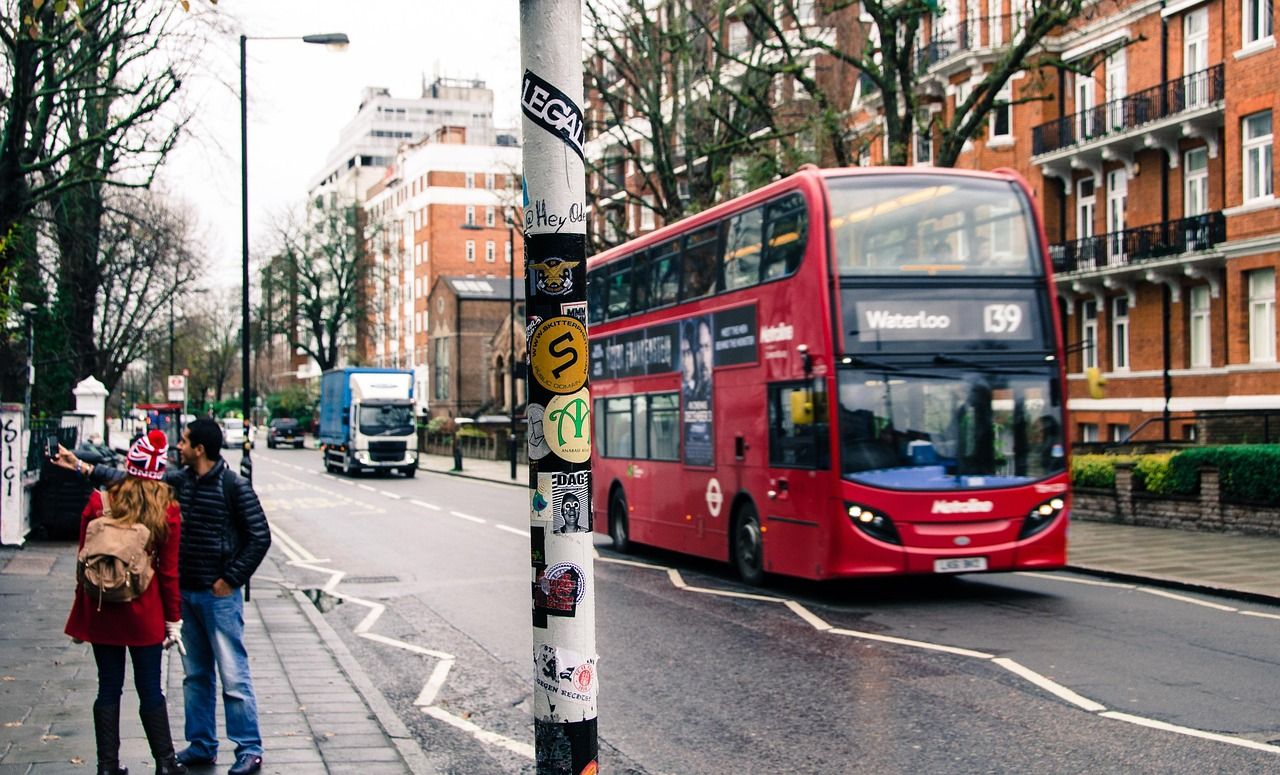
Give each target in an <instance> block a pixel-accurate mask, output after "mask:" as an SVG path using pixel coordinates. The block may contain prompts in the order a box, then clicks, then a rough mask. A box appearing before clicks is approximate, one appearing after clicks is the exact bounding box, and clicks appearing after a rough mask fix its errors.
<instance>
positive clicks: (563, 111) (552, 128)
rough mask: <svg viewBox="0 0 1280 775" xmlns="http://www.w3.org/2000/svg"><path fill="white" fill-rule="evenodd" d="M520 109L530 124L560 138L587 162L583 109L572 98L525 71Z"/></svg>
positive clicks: (530, 71)
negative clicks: (584, 143) (584, 148)
mask: <svg viewBox="0 0 1280 775" xmlns="http://www.w3.org/2000/svg"><path fill="white" fill-rule="evenodd" d="M520 109H521V111H523V112H524V114H525V116H526V117H528V119H529V120H530V121H532V122H533V123H535V124H537V125H538V126H540V127H542V128H543V129H545V130H547V131H548V132H550V133H551V134H553V135H555V136H556V137H559V138H560V140H561V142H563V143H564V144H565V145H567V146H569V148H570V149H572V150H573V152H574V153H576V154H578V158H579V159H582V160H583V161H584V162H585V161H586V160H587V156H586V154H585V153H584V152H583V148H582V146H583V142H584V141H585V140H586V135H587V133H586V129H585V128H584V125H583V121H582V109H581V108H579V107H578V106H577V105H576V104H575V103H574V101H573V100H572V99H570V98H569V95H567V94H565V93H564V92H562V91H560V90H559V89H557V88H556V87H554V86H552V85H551V84H550V83H548V82H547V81H544V80H543V79H542V78H539V77H538V76H537V75H534V72H533V71H532V70H525V71H524V84H523V85H522V86H521V87H520Z"/></svg>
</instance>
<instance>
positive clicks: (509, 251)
mask: <svg viewBox="0 0 1280 775" xmlns="http://www.w3.org/2000/svg"><path fill="white" fill-rule="evenodd" d="M507 263H508V264H510V263H511V243H510V242H508V243H507Z"/></svg>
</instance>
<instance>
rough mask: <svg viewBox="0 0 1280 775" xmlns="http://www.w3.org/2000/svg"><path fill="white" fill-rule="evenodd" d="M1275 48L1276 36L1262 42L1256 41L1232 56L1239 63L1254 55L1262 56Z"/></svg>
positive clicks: (1263, 39) (1268, 37)
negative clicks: (1264, 52)
mask: <svg viewBox="0 0 1280 775" xmlns="http://www.w3.org/2000/svg"><path fill="white" fill-rule="evenodd" d="M1275 47H1276V37H1275V36H1274V35H1268V36H1267V37H1265V38H1262V39H1261V40H1255V41H1254V42H1252V43H1250V44H1249V45H1247V46H1243V47H1241V48H1240V50H1239V51H1236V52H1235V53H1234V54H1232V55H1231V56H1233V57H1235V58H1236V61H1237V62H1239V61H1240V60H1241V59H1248V58H1249V57H1251V56H1253V55H1254V54H1261V53H1262V52H1263V51H1270V50H1271V49H1273V48H1275Z"/></svg>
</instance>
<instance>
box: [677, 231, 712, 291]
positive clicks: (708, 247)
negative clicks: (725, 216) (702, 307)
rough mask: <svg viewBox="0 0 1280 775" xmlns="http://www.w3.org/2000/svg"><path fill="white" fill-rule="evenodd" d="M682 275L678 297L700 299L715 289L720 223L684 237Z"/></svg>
mask: <svg viewBox="0 0 1280 775" xmlns="http://www.w3.org/2000/svg"><path fill="white" fill-rule="evenodd" d="M684 239H685V241H684V276H683V277H682V281H683V282H682V286H681V291H680V298H681V299H684V300H688V299H701V298H702V297H703V296H709V295H711V294H712V293H715V290H716V275H717V274H718V273H719V270H720V267H719V263H720V224H715V225H713V226H708V227H706V228H705V229H701V230H700V231H695V232H694V233H693V234H690V235H689V236H687V237H685V238H684Z"/></svg>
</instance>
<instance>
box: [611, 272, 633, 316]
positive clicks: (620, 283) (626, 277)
mask: <svg viewBox="0 0 1280 775" xmlns="http://www.w3.org/2000/svg"><path fill="white" fill-rule="evenodd" d="M609 270H610V271H609V294H608V301H607V302H606V303H607V304H608V311H607V312H606V314H605V317H607V318H609V319H610V320H613V319H614V318H620V317H624V316H626V315H629V314H631V257H630V256H627V257H626V258H623V259H622V260H620V261H615V262H613V263H612V264H610V265H609Z"/></svg>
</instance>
